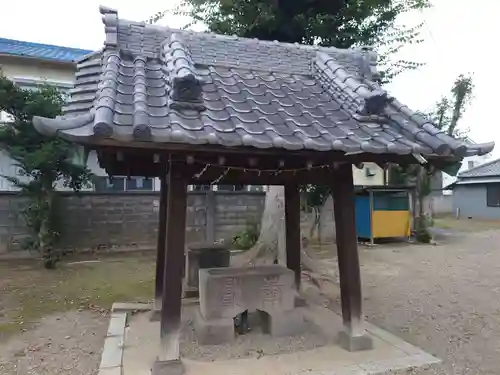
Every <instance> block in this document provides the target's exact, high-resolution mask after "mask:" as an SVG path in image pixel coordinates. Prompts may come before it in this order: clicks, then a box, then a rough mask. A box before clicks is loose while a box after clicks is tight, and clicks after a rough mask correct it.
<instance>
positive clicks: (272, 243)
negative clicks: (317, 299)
mask: <svg viewBox="0 0 500 375" xmlns="http://www.w3.org/2000/svg"><path fill="white" fill-rule="evenodd" d="M284 198H285V190H284V188H283V187H282V186H272V187H271V188H270V189H269V191H268V192H267V194H266V200H265V204H264V212H263V214H262V220H261V226H260V228H261V230H260V236H259V239H258V240H257V243H256V244H255V245H254V246H253V247H252V248H251V249H249V250H247V251H246V252H244V253H242V254H240V255H236V256H233V257H232V260H231V263H232V265H233V266H237V267H245V266H252V265H258V264H272V263H274V262H275V260H278V262H279V264H283V265H284V264H286V262H285V261H286V248H285V246H286V244H285V241H284V238H285V235H284V233H285V199H284ZM329 202H331V206H330V207H331V209H332V211H330V212H329V210H328V208H327V209H325V211H324V213H325V218H326V220H327V217H328V216H329V215H330V214H332V216H333V199H332V198H331V197H330V198H329V199H328V200H327V204H329ZM322 211H323V210H322ZM326 220H325V222H324V224H325V226H326V222H327V221H326ZM330 220H331V221H330V223H331V224H330V223H328V225H329V226H331V227H332V228H333V229H330V234H331V233H332V232H333V233H334V232H335V229H334V224H333V219H330ZM320 221H321V220H320ZM314 224H315V223H314V222H313V225H314ZM325 231H326V228H325ZM326 232H327V233H328V231H326ZM322 233H324V232H322ZM309 242H310V241H308V240H307V239H306V238H304V237H303V241H302V248H301V262H302V270H303V276H306V281H309V282H312V283H313V284H314V285H316V286H317V287H319V289H320V291H322V290H323V289H324V286H325V284H328V283H337V277H336V272H335V269H334V267H335V266H334V265H333V264H332V266H333V267H332V266H330V265H329V264H327V263H325V262H323V261H321V260H320V259H318V258H317V257H316V255H315V254H314V252H313V251H312V250H311V247H310V246H309Z"/></svg>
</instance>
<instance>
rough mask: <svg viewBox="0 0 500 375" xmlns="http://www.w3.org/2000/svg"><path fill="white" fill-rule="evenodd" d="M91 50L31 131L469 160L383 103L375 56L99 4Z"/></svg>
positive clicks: (470, 150)
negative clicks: (98, 47)
mask: <svg viewBox="0 0 500 375" xmlns="http://www.w3.org/2000/svg"><path fill="white" fill-rule="evenodd" d="M101 13H102V14H103V20H104V24H105V30H106V41H105V47H104V49H103V51H102V53H100V54H93V55H90V56H87V57H86V58H85V59H83V60H82V61H80V62H79V64H78V71H77V74H76V84H75V88H74V89H73V90H72V91H71V100H70V102H69V103H68V105H67V106H66V108H65V109H64V116H63V117H61V118H57V119H52V120H51V119H40V118H36V119H35V121H34V123H35V126H36V127H37V129H38V130H39V131H41V132H43V133H45V134H56V133H57V134H59V135H61V136H62V137H65V138H67V139H70V140H74V141H76V142H81V143H92V142H94V141H95V139H96V137H105V138H107V139H114V140H117V141H122V142H134V141H142V142H162V143H163V142H172V143H184V144H192V145H200V144H211V145H220V146H250V147H258V148H281V149H289V150H301V149H307V150H316V151H330V150H338V151H345V152H355V153H356V152H361V153H363V152H367V153H386V154H387V153H390V154H411V153H421V154H424V155H453V154H454V155H458V156H465V155H476V154H484V153H488V152H490V151H491V150H492V148H493V146H494V144H493V143H488V144H472V143H465V142H463V141H459V140H455V139H454V138H452V137H449V136H447V135H446V134H445V133H443V132H441V131H439V130H438V129H436V128H435V127H434V126H433V124H431V123H430V122H429V121H428V120H427V119H426V118H424V117H422V116H420V115H418V114H416V113H415V112H413V111H411V110H410V109H409V108H408V107H407V106H405V105H403V104H401V103H400V102H398V101H397V100H395V99H393V98H391V97H389V96H388V95H387V93H386V92H385V91H384V90H382V89H381V88H380V87H379V86H378V85H377V84H376V83H374V81H373V79H374V78H375V75H376V69H375V62H376V56H375V55H374V53H372V52H370V51H365V50H359V49H358V50H340V49H336V48H324V47H314V46H305V45H298V44H286V43H278V42H268V41H259V40H255V39H245V38H238V37H230V36H222V35H216V34H209V33H196V32H191V31H184V30H174V29H169V28H166V27H160V26H152V25H145V24H143V23H137V22H130V21H124V20H120V19H119V18H118V14H117V12H116V11H113V10H110V9H106V8H102V9H101Z"/></svg>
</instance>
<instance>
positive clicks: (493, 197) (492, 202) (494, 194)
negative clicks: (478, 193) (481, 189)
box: [486, 183, 500, 207]
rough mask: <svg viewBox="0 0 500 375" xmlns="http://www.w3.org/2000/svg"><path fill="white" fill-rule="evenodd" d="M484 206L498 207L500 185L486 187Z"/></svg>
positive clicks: (499, 203)
mask: <svg viewBox="0 0 500 375" xmlns="http://www.w3.org/2000/svg"><path fill="white" fill-rule="evenodd" d="M486 205H487V206H488V207H500V183H497V184H487V185H486Z"/></svg>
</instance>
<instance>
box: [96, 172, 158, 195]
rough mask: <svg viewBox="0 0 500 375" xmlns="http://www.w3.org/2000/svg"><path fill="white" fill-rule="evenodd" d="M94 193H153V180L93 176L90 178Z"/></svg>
mask: <svg viewBox="0 0 500 375" xmlns="http://www.w3.org/2000/svg"><path fill="white" fill-rule="evenodd" d="M92 183H93V184H94V191H96V192H100V193H103V192H111V191H116V192H118V191H153V179H152V178H144V177H131V178H126V177H113V178H111V179H110V178H109V177H106V176H95V177H93V178H92Z"/></svg>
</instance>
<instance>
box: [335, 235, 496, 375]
mask: <svg viewBox="0 0 500 375" xmlns="http://www.w3.org/2000/svg"><path fill="white" fill-rule="evenodd" d="M499 243H500V231H487V232H479V233H473V234H467V235H464V236H460V238H459V241H456V240H455V241H453V240H452V241H451V243H448V244H446V245H438V246H431V245H428V246H423V245H407V246H399V247H392V246H389V247H382V246H380V247H375V248H372V249H366V248H364V249H363V248H360V249H361V263H362V278H363V288H364V296H365V301H364V311H365V314H366V316H367V319H368V320H370V321H371V322H372V323H374V324H375V325H378V326H380V327H383V328H385V329H386V330H388V331H391V332H392V333H394V334H396V335H397V336H399V337H401V338H402V339H404V340H406V341H408V342H410V343H411V344H414V345H416V346H418V347H420V348H422V349H424V350H425V351H427V352H429V353H431V354H433V355H435V356H437V357H438V358H440V359H442V360H443V363H442V364H441V365H439V366H437V367H436V368H435V369H432V370H418V371H414V372H398V373H397V374H408V373H412V374H418V375H431V374H440V375H441V374H450V375H468V374H470V375H490V374H492V375H493V374H496V375H498V374H500V340H499V337H500V270H499V266H500V249H499V247H498V244H499ZM335 308H338V307H335Z"/></svg>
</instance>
